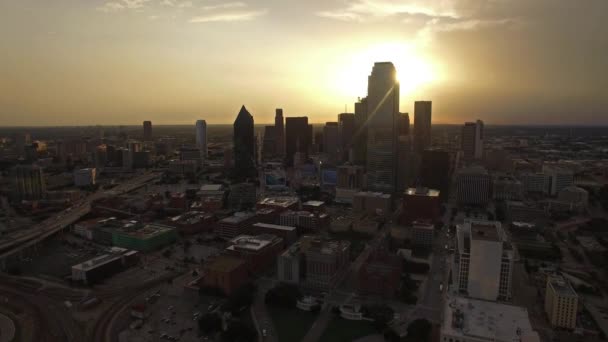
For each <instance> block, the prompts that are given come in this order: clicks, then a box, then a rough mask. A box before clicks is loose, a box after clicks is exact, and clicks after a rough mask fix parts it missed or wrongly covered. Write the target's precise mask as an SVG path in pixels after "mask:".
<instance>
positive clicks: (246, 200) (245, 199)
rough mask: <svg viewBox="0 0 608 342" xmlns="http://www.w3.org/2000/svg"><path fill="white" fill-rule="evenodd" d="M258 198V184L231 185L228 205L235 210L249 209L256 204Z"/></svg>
mask: <svg viewBox="0 0 608 342" xmlns="http://www.w3.org/2000/svg"><path fill="white" fill-rule="evenodd" d="M256 200H257V191H256V186H255V184H253V183H237V184H232V185H230V193H229V194H228V206H229V207H230V208H231V209H233V210H247V209H250V208H253V206H255V203H256Z"/></svg>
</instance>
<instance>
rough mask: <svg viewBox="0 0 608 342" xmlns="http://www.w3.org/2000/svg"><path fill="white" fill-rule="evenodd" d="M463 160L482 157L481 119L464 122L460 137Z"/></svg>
mask: <svg viewBox="0 0 608 342" xmlns="http://www.w3.org/2000/svg"><path fill="white" fill-rule="evenodd" d="M460 146H461V148H462V152H463V157H464V159H465V160H469V161H470V160H473V159H481V158H482V157H483V121H481V120H477V121H476V122H465V124H464V126H463V127H462V134H461V137H460Z"/></svg>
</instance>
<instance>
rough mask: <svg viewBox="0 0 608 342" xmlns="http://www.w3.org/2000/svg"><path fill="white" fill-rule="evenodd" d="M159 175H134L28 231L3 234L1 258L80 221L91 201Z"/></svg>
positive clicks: (130, 187)
mask: <svg viewBox="0 0 608 342" xmlns="http://www.w3.org/2000/svg"><path fill="white" fill-rule="evenodd" d="M159 176H160V174H159V173H150V172H148V173H145V174H143V175H140V176H137V177H134V178H132V179H130V180H128V181H127V182H125V183H122V184H120V185H118V186H116V187H114V188H113V189H111V190H106V191H98V192H96V193H94V194H91V195H89V196H88V197H86V198H85V199H82V200H80V201H78V202H76V203H74V205H73V206H71V207H69V208H67V209H65V210H63V211H61V212H59V213H57V215H54V216H53V217H50V218H48V219H46V220H44V221H43V222H41V223H39V224H38V225H36V226H35V227H33V228H31V229H28V230H27V231H18V232H15V233H13V234H9V235H6V236H3V237H2V239H0V260H4V259H6V258H7V257H9V256H11V255H14V254H16V253H18V252H20V251H21V250H23V249H25V248H28V247H31V246H34V245H36V244H38V243H40V242H41V241H43V240H45V239H46V238H48V237H49V236H51V235H53V234H55V233H57V232H59V231H61V230H63V229H65V228H66V227H67V226H69V225H70V224H73V223H74V222H76V221H78V220H79V219H80V218H81V217H83V216H84V215H86V214H88V213H89V211H90V210H91V203H93V202H94V201H96V200H99V199H102V198H107V197H112V196H117V195H121V194H125V193H128V192H131V191H133V190H136V189H138V188H140V187H142V186H144V185H145V184H146V183H148V182H150V181H152V180H153V179H155V178H158V177H159Z"/></svg>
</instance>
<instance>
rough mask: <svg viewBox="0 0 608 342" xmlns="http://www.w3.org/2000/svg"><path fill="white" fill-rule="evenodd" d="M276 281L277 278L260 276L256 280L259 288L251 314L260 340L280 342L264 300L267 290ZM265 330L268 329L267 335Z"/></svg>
mask: <svg viewBox="0 0 608 342" xmlns="http://www.w3.org/2000/svg"><path fill="white" fill-rule="evenodd" d="M275 283H276V282H275V280H274V279H270V278H260V279H258V281H257V282H256V284H257V287H258V288H257V291H256V294H255V298H254V301H253V306H252V307H251V314H252V316H253V320H254V323H255V324H256V329H257V330H258V340H259V341H267V342H278V338H277V334H276V329H275V328H274V324H273V322H272V317H270V314H269V313H268V310H267V308H266V303H265V301H264V299H265V297H266V292H268V290H270V289H271V288H273V287H274V286H275ZM264 330H265V331H266V336H264V334H263V331H264Z"/></svg>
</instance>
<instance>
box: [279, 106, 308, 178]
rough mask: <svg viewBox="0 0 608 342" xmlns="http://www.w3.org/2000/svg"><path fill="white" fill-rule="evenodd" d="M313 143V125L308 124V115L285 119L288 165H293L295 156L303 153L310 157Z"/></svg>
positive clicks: (306, 157)
mask: <svg viewBox="0 0 608 342" xmlns="http://www.w3.org/2000/svg"><path fill="white" fill-rule="evenodd" d="M311 145H312V126H310V125H308V117H306V116H301V117H292V118H286V119H285V153H286V155H285V159H286V164H287V166H293V156H294V154H296V153H298V152H299V153H301V154H302V155H303V156H304V158H305V159H308V152H309V149H310V147H311Z"/></svg>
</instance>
